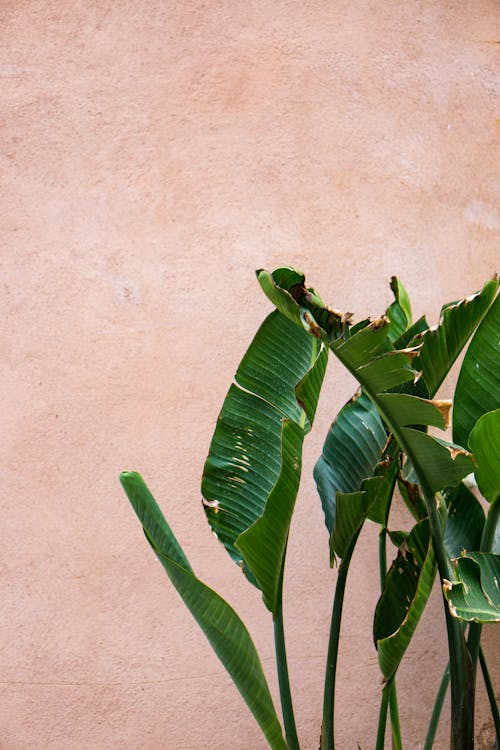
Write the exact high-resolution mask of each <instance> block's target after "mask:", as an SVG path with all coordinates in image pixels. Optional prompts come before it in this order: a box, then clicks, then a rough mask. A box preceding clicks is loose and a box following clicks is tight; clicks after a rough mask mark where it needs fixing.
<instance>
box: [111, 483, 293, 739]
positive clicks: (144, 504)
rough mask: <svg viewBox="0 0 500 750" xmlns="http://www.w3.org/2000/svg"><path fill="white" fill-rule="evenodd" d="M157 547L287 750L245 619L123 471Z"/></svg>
mask: <svg viewBox="0 0 500 750" xmlns="http://www.w3.org/2000/svg"><path fill="white" fill-rule="evenodd" d="M120 481H121V483H122V485H123V488H124V490H125V492H126V494H127V497H128V498H129V500H130V503H131V505H132V507H133V508H134V510H135V512H136V514H137V516H138V518H139V520H140V522H141V524H142V526H143V529H144V532H145V535H146V538H147V539H148V541H149V543H150V545H151V547H152V548H153V551H154V552H155V554H156V556H157V557H158V559H159V560H160V562H161V564H162V565H163V567H164V568H165V571H166V572H167V575H168V577H169V578H170V580H171V581H172V583H173V585H174V586H175V588H176V589H177V592H178V593H179V594H180V596H181V598H182V599H183V601H184V603H185V604H186V606H187V607H188V609H189V610H190V612H191V614H192V615H193V617H194V618H195V620H196V621H197V622H198V624H199V626H200V627H201V629H202V630H203V632H204V633H205V635H206V637H207V638H208V640H209V642H210V645H211V646H212V648H213V649H214V651H215V653H216V654H217V656H218V657H219V659H220V660H221V662H222V664H223V665H224V667H225V668H226V669H227V671H228V673H229V674H230V676H231V678H232V680H233V682H234V683H235V685H236V687H237V688H238V690H239V692H240V694H241V696H242V697H243V699H244V701H245V703H246V704H247V706H248V708H249V709H250V711H251V712H252V714H253V715H254V717H255V719H256V720H257V723H258V724H259V726H260V728H261V730H262V732H263V734H264V736H265V737H266V739H267V741H268V743H269V746H270V747H271V748H273V750H286V748H287V744H286V742H285V740H284V738H283V733H282V730H281V726H280V723H279V721H278V717H277V715H276V711H275V709H274V706H273V701H272V698H271V694H270V692H269V688H268V685H267V682H266V678H265V676H264V672H263V670H262V665H261V662H260V659H259V656H258V654H257V651H256V649H255V646H254V644H253V641H252V639H251V637H250V635H249V633H248V630H247V629H246V627H245V625H244V624H243V622H242V621H241V620H240V618H239V617H238V615H237V614H236V612H235V611H234V610H233V609H232V608H231V607H230V606H229V604H228V603H227V602H226V601H225V600H224V599H222V598H221V597H220V596H219V595H218V594H217V593H216V592H215V591H213V590H212V589H210V588H209V587H208V586H206V585H205V584H204V583H202V581H200V580H199V578H197V577H196V576H195V574H194V573H193V570H192V568H191V566H190V565H189V563H188V561H187V558H186V556H185V554H184V552H183V551H182V549H181V547H180V545H179V543H178V542H177V539H176V538H175V536H174V534H173V533H172V531H171V529H170V527H169V525H168V524H167V522H166V520H165V518H164V516H163V514H162V512H161V510H160V508H159V507H158V505H157V503H156V501H155V499H154V498H153V496H152V494H151V493H150V491H149V489H148V488H147V486H146V484H145V483H144V481H143V479H142V477H141V476H140V475H139V474H137V473H136V472H124V473H123V474H121V476H120Z"/></svg>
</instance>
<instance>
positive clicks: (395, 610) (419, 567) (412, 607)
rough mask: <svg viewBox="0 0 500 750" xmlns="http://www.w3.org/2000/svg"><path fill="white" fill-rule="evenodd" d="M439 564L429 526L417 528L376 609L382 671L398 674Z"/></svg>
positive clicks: (375, 629) (375, 630)
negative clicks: (436, 561)
mask: <svg viewBox="0 0 500 750" xmlns="http://www.w3.org/2000/svg"><path fill="white" fill-rule="evenodd" d="M435 574H436V565H435V562H434V553H433V548H432V540H431V535H430V531H429V523H428V521H427V520H426V519H424V520H423V521H420V522H419V523H418V524H417V525H416V526H414V527H413V529H412V531H411V532H410V534H409V535H408V536H407V537H406V540H405V541H404V542H403V545H402V547H401V549H400V551H399V554H398V556H397V558H396V559H395V561H394V562H393V564H392V565H391V568H390V569H389V572H388V573H387V576H386V579H385V585H384V590H383V592H382V595H381V597H380V599H379V602H378V604H377V608H376V610H375V620H374V626H373V633H374V639H375V645H376V647H377V651H378V660H379V665H380V669H381V671H382V674H383V675H384V678H385V679H386V680H388V679H389V678H390V677H392V676H393V675H394V673H395V672H396V670H397V668H398V666H399V664H400V662H401V659H402V658H403V655H404V653H405V651H406V649H407V648H408V645H409V643H410V640H411V638H412V636H413V633H414V632H415V629H416V627H417V624H418V621H419V619H420V616H421V614H422V612H423V610H424V608H425V605H426V604H427V600H428V598H429V595H430V593H431V590H432V585H433V583H434V577H435Z"/></svg>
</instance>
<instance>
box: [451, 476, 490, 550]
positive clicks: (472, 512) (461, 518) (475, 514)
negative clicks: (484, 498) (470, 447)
mask: <svg viewBox="0 0 500 750" xmlns="http://www.w3.org/2000/svg"><path fill="white" fill-rule="evenodd" d="M446 504H447V506H448V515H447V519H446V527H445V533H444V545H445V548H446V551H447V553H448V556H449V557H450V558H454V557H460V555H461V554H462V552H463V551H464V550H465V551H470V550H476V549H479V547H480V545H481V535H482V533H483V527H484V511H483V509H482V507H481V503H480V502H479V501H478V500H477V498H476V497H475V496H474V495H473V493H472V492H471V491H470V490H469V489H468V488H467V487H466V486H465V484H464V483H463V482H460V484H458V485H457V486H456V487H455V488H454V489H453V490H451V491H450V492H447V493H446Z"/></svg>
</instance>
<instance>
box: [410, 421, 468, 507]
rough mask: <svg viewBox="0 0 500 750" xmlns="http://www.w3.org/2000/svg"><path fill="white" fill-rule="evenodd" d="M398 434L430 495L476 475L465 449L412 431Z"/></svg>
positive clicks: (423, 433) (418, 431)
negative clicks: (469, 475)
mask: <svg viewBox="0 0 500 750" xmlns="http://www.w3.org/2000/svg"><path fill="white" fill-rule="evenodd" d="M398 432H399V435H400V436H401V438H402V439H404V443H405V447H406V451H407V453H408V455H409V456H410V460H411V462H412V464H413V466H414V468H415V470H416V471H417V476H419V477H422V478H423V481H425V483H426V486H427V488H428V490H429V491H430V492H432V493H435V492H437V491H438V490H442V489H448V488H451V487H455V486H456V485H457V484H458V483H459V482H460V480H461V479H463V478H464V477H466V476H467V475H468V474H470V473H471V472H472V471H473V469H474V464H473V463H472V460H471V458H470V456H469V455H468V454H467V452H466V451H464V450H463V448H460V447H459V446H456V445H453V444H451V443H447V442H445V441H444V440H438V439H437V438H434V437H432V436H431V435H428V434H427V433H426V432H421V431H420V430H415V429H413V428H411V427H402V428H400V429H399V430H398Z"/></svg>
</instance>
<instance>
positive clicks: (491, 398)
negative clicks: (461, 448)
mask: <svg viewBox="0 0 500 750" xmlns="http://www.w3.org/2000/svg"><path fill="white" fill-rule="evenodd" d="M490 286H491V287H493V286H494V282H490ZM499 346H500V296H497V298H496V299H495V301H494V302H493V304H492V305H491V307H490V308H489V310H488V312H487V313H486V315H485V316H484V318H483V320H482V321H481V325H480V326H479V328H478V329H477V331H476V333H475V334H474V338H473V339H472V341H471V343H470V345H469V348H468V349H467V352H466V355H465V357H464V361H463V363H462V367H461V368H460V374H459V376H458V381H457V387H456V390H455V405H454V408H453V440H454V441H455V442H457V443H459V444H460V445H467V444H468V441H469V434H470V432H471V430H472V428H473V427H474V425H475V424H476V422H477V420H478V419H479V417H480V416H481V415H482V414H484V413H485V412H488V411H493V410H494V409H498V407H499V406H500V356H499Z"/></svg>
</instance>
